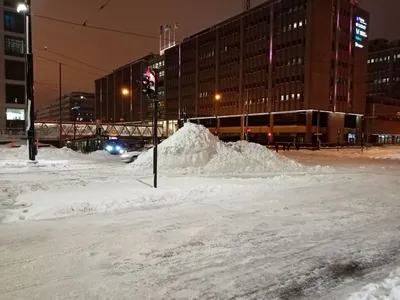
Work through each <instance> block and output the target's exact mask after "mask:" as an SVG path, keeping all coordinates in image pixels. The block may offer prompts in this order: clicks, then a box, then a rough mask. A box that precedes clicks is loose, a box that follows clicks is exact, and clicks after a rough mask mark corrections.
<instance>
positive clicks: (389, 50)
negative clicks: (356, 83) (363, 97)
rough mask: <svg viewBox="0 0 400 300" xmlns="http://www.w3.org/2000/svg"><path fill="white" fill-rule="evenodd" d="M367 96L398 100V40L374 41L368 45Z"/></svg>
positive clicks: (399, 47) (399, 59)
mask: <svg viewBox="0 0 400 300" xmlns="http://www.w3.org/2000/svg"><path fill="white" fill-rule="evenodd" d="M368 94H369V95H371V96H379V97H389V98H396V99H399V104H400V40H396V41H388V40H386V39H375V40H372V41H370V43H369V54H368Z"/></svg>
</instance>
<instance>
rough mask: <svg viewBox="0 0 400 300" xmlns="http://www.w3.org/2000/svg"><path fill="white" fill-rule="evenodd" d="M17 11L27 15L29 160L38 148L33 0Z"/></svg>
mask: <svg viewBox="0 0 400 300" xmlns="http://www.w3.org/2000/svg"><path fill="white" fill-rule="evenodd" d="M17 12H18V13H21V14H24V15H25V36H26V41H25V44H26V51H25V64H26V66H25V69H26V78H25V80H26V99H27V102H28V124H27V128H26V130H27V136H28V149H29V160H31V161H35V158H36V154H37V149H36V144H35V98H34V91H33V55H32V19H31V0H25V2H23V3H19V4H18V5H17Z"/></svg>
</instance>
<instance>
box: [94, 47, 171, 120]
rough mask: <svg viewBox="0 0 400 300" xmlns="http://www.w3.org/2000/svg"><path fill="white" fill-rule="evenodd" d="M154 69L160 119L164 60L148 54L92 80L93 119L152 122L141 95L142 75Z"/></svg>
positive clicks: (148, 108) (148, 106)
mask: <svg viewBox="0 0 400 300" xmlns="http://www.w3.org/2000/svg"><path fill="white" fill-rule="evenodd" d="M149 68H150V69H158V70H159V79H158V83H157V86H158V90H159V100H160V101H161V102H160V117H162V116H163V98H164V57H163V56H160V55H157V54H150V55H147V56H145V57H143V58H141V59H138V60H135V61H133V62H130V63H129V64H126V65H124V66H122V67H120V68H118V69H116V70H114V71H113V72H112V73H111V74H108V75H106V76H104V77H103V78H99V79H97V80H96V81H95V99H96V100H95V116H96V119H98V120H101V121H102V122H108V123H114V122H141V123H144V122H147V121H151V120H152V116H153V112H152V107H153V106H152V103H151V102H150V101H149V100H148V99H147V98H146V97H145V95H143V93H142V79H143V74H144V72H145V71H146V70H147V69H149Z"/></svg>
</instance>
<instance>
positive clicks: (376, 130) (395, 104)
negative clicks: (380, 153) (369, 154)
mask: <svg viewBox="0 0 400 300" xmlns="http://www.w3.org/2000/svg"><path fill="white" fill-rule="evenodd" d="M364 127H365V128H364V132H365V135H366V136H367V137H368V142H369V143H372V144H397V145H399V144H400V101H399V100H398V99H395V98H386V97H382V96H367V112H366V116H365V120H364Z"/></svg>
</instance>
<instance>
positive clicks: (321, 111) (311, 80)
mask: <svg viewBox="0 0 400 300" xmlns="http://www.w3.org/2000/svg"><path fill="white" fill-rule="evenodd" d="M368 27H369V14H368V13H367V12H366V11H364V10H362V9H360V8H359V7H358V6H357V3H356V1H349V0H335V1H321V0H279V1H278V0H270V1H266V2H265V3H263V4H261V5H259V6H257V7H254V8H252V9H250V10H248V11H246V12H243V13H242V14H240V15H237V16H235V17H232V18H230V19H228V20H226V21H224V22H221V23H219V24H216V25H214V26H212V27H210V28H208V29H206V30H203V31H201V32H199V33H197V34H194V35H192V36H190V37H188V38H186V39H185V40H184V41H183V42H182V43H181V44H179V45H176V46H174V47H172V48H171V49H168V50H166V51H165V81H166V84H165V117H166V119H167V120H168V121H173V120H177V119H181V118H182V116H185V117H188V118H189V119H190V120H191V121H192V122H197V123H200V124H204V125H205V126H208V127H209V128H210V129H211V128H215V131H216V132H217V133H219V134H222V135H224V134H227V135H237V136H239V135H240V137H241V138H243V135H244V128H245V119H246V118H244V115H245V114H246V113H247V112H248V114H249V117H248V125H249V132H251V137H252V139H254V140H256V141H260V142H271V141H293V140H295V139H297V140H298V141H302V142H313V141H315V140H316V139H318V138H319V139H320V140H321V141H322V142H335V143H336V142H337V141H340V142H346V141H349V140H351V141H356V140H359V138H360V136H361V115H363V114H364V112H365V94H366V88H367V87H366V76H367V64H366V61H367V59H368ZM217 95H218V97H217V98H218V100H216V96H217Z"/></svg>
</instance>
